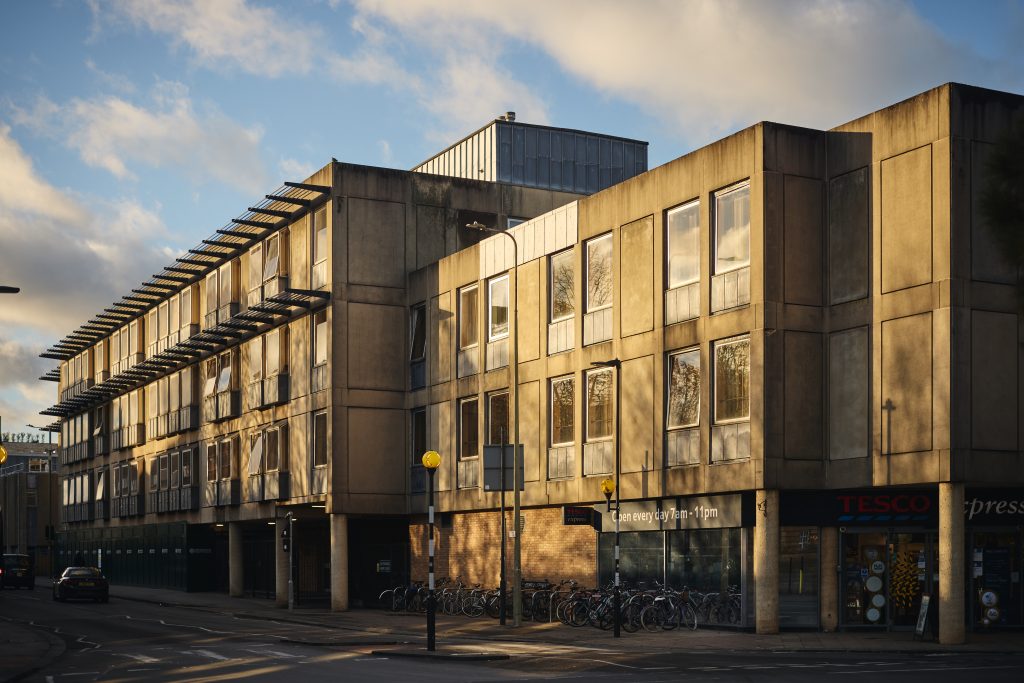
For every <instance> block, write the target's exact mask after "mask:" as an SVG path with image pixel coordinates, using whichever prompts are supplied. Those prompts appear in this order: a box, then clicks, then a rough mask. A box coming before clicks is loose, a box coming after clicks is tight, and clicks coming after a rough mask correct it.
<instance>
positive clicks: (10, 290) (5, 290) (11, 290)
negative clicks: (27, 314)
mask: <svg viewBox="0 0 1024 683" xmlns="http://www.w3.org/2000/svg"><path fill="white" fill-rule="evenodd" d="M20 291H21V287H11V286H9V285H0V294H17V293H18V292H20Z"/></svg>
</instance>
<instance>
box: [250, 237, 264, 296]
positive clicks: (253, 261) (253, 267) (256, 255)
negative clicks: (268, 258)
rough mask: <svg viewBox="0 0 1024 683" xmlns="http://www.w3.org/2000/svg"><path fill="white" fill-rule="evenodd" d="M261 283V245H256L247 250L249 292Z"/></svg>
mask: <svg viewBox="0 0 1024 683" xmlns="http://www.w3.org/2000/svg"><path fill="white" fill-rule="evenodd" d="M261 282H263V245H262V244H257V245H256V246H255V247H253V248H252V249H250V250H249V291H252V290H254V289H256V288H257V287H259V286H260V283H261Z"/></svg>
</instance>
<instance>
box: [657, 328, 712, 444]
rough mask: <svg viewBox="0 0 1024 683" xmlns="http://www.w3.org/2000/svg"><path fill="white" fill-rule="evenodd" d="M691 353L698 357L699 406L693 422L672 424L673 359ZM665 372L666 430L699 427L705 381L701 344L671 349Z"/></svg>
mask: <svg viewBox="0 0 1024 683" xmlns="http://www.w3.org/2000/svg"><path fill="white" fill-rule="evenodd" d="M691 354H693V355H695V356H696V358H697V407H696V411H695V418H694V421H693V422H692V423H688V424H672V394H673V390H672V388H673V385H672V371H673V370H674V368H675V365H674V361H673V359H675V358H676V357H678V356H688V355H691ZM665 372H666V374H667V377H666V378H665V386H666V388H667V392H666V394H665V431H669V432H671V431H676V430H680V429H692V428H694V427H699V426H700V410H701V396H700V394H701V389H702V387H703V381H704V377H703V375H704V373H703V368H702V367H701V358H700V347H699V346H691V347H689V348H685V349H679V350H677V351H670V352H669V353H668V358H667V362H666V364H665Z"/></svg>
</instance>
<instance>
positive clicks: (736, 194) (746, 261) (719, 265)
mask: <svg viewBox="0 0 1024 683" xmlns="http://www.w3.org/2000/svg"><path fill="white" fill-rule="evenodd" d="M748 265H750V186H749V185H744V186H743V187H741V188H738V189H736V190H731V191H729V192H726V193H725V194H721V195H718V196H717V197H715V272H716V273H724V272H726V271H729V270H734V269H736V268H742V267H744V266H748Z"/></svg>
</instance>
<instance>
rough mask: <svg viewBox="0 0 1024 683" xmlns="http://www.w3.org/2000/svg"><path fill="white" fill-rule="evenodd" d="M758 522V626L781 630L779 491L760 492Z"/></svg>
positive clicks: (763, 630)
mask: <svg viewBox="0 0 1024 683" xmlns="http://www.w3.org/2000/svg"><path fill="white" fill-rule="evenodd" d="M754 512H755V517H756V518H757V521H756V523H755V525H754V596H755V603H754V605H755V607H754V626H755V628H756V630H757V632H758V633H778V632H779V492H778V491H766V490H763V489H762V490H760V491H758V492H757V509H756V510H755V511H754Z"/></svg>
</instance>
